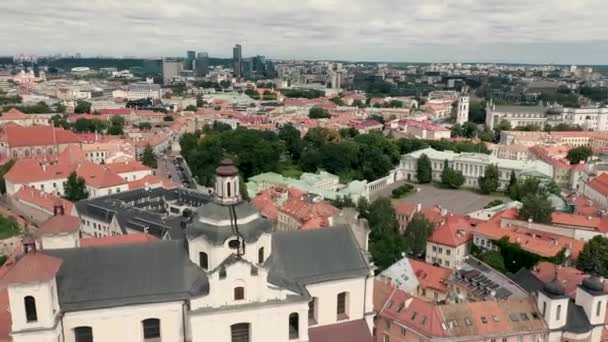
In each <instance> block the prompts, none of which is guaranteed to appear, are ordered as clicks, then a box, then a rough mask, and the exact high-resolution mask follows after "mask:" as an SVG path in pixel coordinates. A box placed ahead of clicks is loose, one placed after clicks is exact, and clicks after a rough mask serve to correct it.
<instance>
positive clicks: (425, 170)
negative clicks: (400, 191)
mask: <svg viewBox="0 0 608 342" xmlns="http://www.w3.org/2000/svg"><path fill="white" fill-rule="evenodd" d="M416 179H417V180H418V183H421V184H425V183H430V182H431V181H432V180H433V169H432V167H431V159H429V157H428V156H427V155H426V154H425V153H423V154H421V155H420V157H419V158H418V160H416Z"/></svg>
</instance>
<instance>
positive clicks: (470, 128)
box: [462, 121, 479, 139]
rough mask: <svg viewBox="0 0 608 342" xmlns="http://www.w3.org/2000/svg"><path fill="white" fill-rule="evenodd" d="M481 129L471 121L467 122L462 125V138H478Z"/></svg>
mask: <svg viewBox="0 0 608 342" xmlns="http://www.w3.org/2000/svg"><path fill="white" fill-rule="evenodd" d="M478 131H479V128H478V127H477V125H476V124H474V123H473V122H471V121H467V122H465V123H463V124H462V136H463V137H465V138H469V139H473V138H475V137H476V136H477V133H478Z"/></svg>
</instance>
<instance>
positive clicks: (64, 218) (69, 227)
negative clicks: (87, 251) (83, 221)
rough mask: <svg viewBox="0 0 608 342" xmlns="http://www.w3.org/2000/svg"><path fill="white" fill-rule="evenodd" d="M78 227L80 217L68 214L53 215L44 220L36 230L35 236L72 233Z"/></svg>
mask: <svg viewBox="0 0 608 342" xmlns="http://www.w3.org/2000/svg"><path fill="white" fill-rule="evenodd" d="M79 229H80V219H79V218H78V217H75V216H70V215H55V216H52V217H51V218H49V219H48V220H46V221H44V222H43V223H42V224H41V225H40V228H38V231H36V235H37V236H44V235H57V234H63V233H74V232H77V231H78V230H79Z"/></svg>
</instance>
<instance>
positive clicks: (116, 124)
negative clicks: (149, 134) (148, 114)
mask: <svg viewBox="0 0 608 342" xmlns="http://www.w3.org/2000/svg"><path fill="white" fill-rule="evenodd" d="M52 120H53V122H54V123H55V125H56V126H58V127H63V128H66V129H70V128H71V129H72V130H73V131H74V132H76V133H104V132H105V133H106V134H110V135H122V134H124V126H125V119H124V118H123V117H122V116H119V115H114V116H112V117H111V118H110V120H109V121H102V120H99V119H87V118H80V119H78V120H76V122H74V124H73V125H70V124H69V123H68V122H67V120H65V118H64V117H62V116H58V115H55V116H53V118H52ZM142 124H143V123H142ZM148 124H149V123H148ZM144 127H147V126H144Z"/></svg>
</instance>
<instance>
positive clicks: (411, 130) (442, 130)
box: [390, 119, 451, 140]
mask: <svg viewBox="0 0 608 342" xmlns="http://www.w3.org/2000/svg"><path fill="white" fill-rule="evenodd" d="M390 127H391V129H393V130H396V131H397V132H399V133H403V134H406V135H408V136H412V137H414V138H417V139H427V140H441V139H449V138H450V134H451V132H450V130H449V129H447V128H446V127H443V126H441V125H437V124H434V123H432V122H430V121H418V120H411V119H402V120H394V121H392V122H391V123H390Z"/></svg>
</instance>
